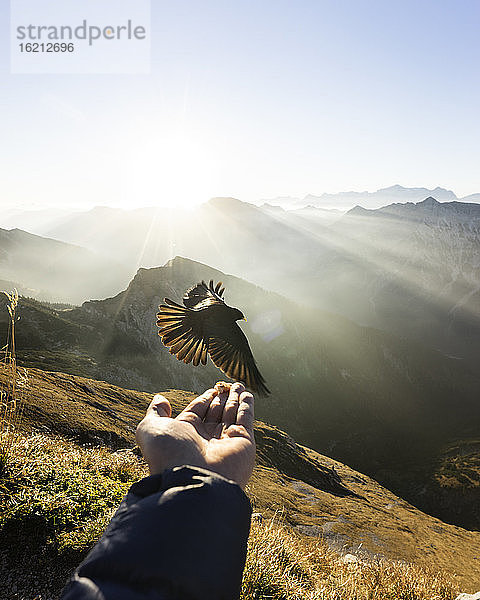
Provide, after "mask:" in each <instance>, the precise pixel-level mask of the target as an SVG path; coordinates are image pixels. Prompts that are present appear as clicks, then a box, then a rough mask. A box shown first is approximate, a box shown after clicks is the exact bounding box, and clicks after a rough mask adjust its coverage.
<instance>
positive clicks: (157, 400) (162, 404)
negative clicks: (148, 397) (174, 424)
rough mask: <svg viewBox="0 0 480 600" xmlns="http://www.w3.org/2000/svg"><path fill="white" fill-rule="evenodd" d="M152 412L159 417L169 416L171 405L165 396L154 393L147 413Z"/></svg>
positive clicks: (170, 414)
mask: <svg viewBox="0 0 480 600" xmlns="http://www.w3.org/2000/svg"><path fill="white" fill-rule="evenodd" d="M152 412H153V413H157V414H158V416H159V417H171V416H172V407H171V405H170V402H169V401H168V400H167V399H166V398H165V396H162V395H161V394H156V395H155V396H154V397H153V400H152V401H151V402H150V406H149V407H148V410H147V414H149V413H152Z"/></svg>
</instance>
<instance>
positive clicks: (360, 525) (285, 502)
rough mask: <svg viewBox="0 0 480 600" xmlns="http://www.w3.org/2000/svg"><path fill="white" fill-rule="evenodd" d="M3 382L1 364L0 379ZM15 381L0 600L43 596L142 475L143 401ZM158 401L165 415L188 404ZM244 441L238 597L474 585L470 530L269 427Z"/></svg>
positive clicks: (0, 481)
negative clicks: (250, 510)
mask: <svg viewBox="0 0 480 600" xmlns="http://www.w3.org/2000/svg"><path fill="white" fill-rule="evenodd" d="M5 377H6V373H5V372H4V371H2V370H1V369H0V385H2V384H3V383H4V378H5ZM21 381H22V386H21V388H20V394H21V395H22V397H23V398H24V399H25V401H26V405H25V410H24V419H23V425H22V430H23V433H22V434H21V435H20V436H19V438H18V439H17V442H16V444H15V446H14V450H13V451H12V455H11V458H10V460H9V462H8V463H7V466H6V468H5V469H4V471H3V472H2V474H1V478H0V486H1V489H2V492H3V493H2V496H1V500H0V502H1V504H2V506H1V509H0V514H1V515H2V516H1V518H0V540H1V541H0V545H1V547H0V552H1V554H2V557H3V558H4V559H5V560H4V561H3V562H2V564H3V565H4V566H3V567H2V568H3V572H2V571H0V581H2V582H4V583H3V585H4V586H5V589H4V590H2V594H3V595H2V596H1V598H2V600H3V599H5V600H10V599H12V600H13V598H16V597H18V596H15V593H17V592H19V593H20V597H24V598H26V599H27V600H33V598H34V597H35V594H39V593H41V594H43V595H44V596H45V597H52V596H53V597H54V596H55V593H56V591H57V590H58V589H59V588H60V586H61V585H62V582H63V581H64V579H65V577H66V576H67V574H68V572H69V571H70V570H71V569H72V567H73V566H74V565H75V564H76V563H77V562H78V561H79V560H80V559H81V557H82V556H83V555H84V554H85V552H86V551H87V550H88V548H89V547H91V545H92V544H93V543H94V542H95V540H96V539H97V538H98V536H99V535H100V532H101V530H102V529H103V527H104V525H105V523H106V522H107V521H108V519H109V517H110V515H111V512H112V510H113V509H114V507H115V506H116V505H117V504H118V502H119V501H120V498H121V496H122V495H123V494H124V492H125V490H126V489H128V486H129V485H130V483H131V482H132V481H133V480H135V479H137V478H138V477H140V476H141V475H142V474H143V473H145V466H144V465H143V463H142V461H141V460H140V459H139V458H138V457H137V456H136V455H135V453H132V451H131V450H128V448H131V447H132V445H133V435H134V428H135V426H136V424H137V422H138V420H139V419H140V418H141V416H142V414H143V412H144V410H145V408H146V406H147V404H148V402H149V400H150V398H151V395H150V394H146V393H142V392H137V391H132V390H125V389H122V388H118V387H115V386H113V385H111V384H109V383H105V382H101V381H95V380H91V379H86V378H81V377H75V376H72V375H66V374H62V373H52V372H44V371H41V370H37V369H28V370H27V371H26V372H25V374H24V376H23V377H22V380H21ZM164 394H165V395H166V396H167V397H168V398H169V400H170V402H171V403H172V406H173V409H174V412H175V413H176V412H178V411H179V410H181V408H182V407H183V406H185V404H186V403H187V402H188V401H189V400H190V399H191V398H192V394H191V393H188V392H184V391H180V390H166V391H165V392H164ZM255 435H256V440H257V446H258V450H257V465H256V468H255V472H254V475H253V477H252V480H251V483H250V485H249V487H248V489H247V493H248V494H249V496H250V498H251V500H252V503H253V507H254V510H255V511H257V512H261V513H262V514H263V516H264V521H263V523H261V524H260V523H257V524H255V525H254V527H253V530H252V535H251V539H250V545H249V558H248V564H247V569H246V574H245V581H244V593H243V598H244V599H248V600H250V599H253V598H258V599H260V598H267V597H268V598H274V599H281V598H282V599H286V600H290V599H292V600H293V599H294V598H295V599H296V598H326V599H331V600H333V599H334V598H335V599H342V600H343V599H345V600H347V598H348V599H352V598H353V599H356V598H358V599H359V600H360V599H364V598H365V599H366V598H378V599H380V598H382V599H392V600H394V599H398V598H405V599H407V598H408V599H409V600H417V599H418V600H427V599H431V598H438V599H442V600H447V599H453V598H454V597H455V594H456V593H457V591H459V590H462V591H470V592H473V591H475V589H478V588H479V587H480V565H479V564H478V563H479V562H480V555H479V552H478V548H479V547H480V533H478V532H469V531H466V530H463V529H461V528H459V527H455V526H452V525H447V524H445V523H442V522H441V521H439V520H438V519H435V518H433V517H430V516H428V515H426V514H424V513H422V512H420V511H419V510H417V509H415V508H414V507H413V506H411V505H410V504H408V503H407V502H405V501H403V500H401V499H400V498H398V497H396V496H395V495H394V494H392V493H391V492H389V491H388V490H386V489H385V488H383V487H381V486H380V485H379V484H378V483H376V482H375V481H374V480H372V479H370V478H369V477H367V476H365V475H362V474H360V473H358V472H356V471H354V470H352V469H350V468H349V467H346V466H345V465H342V464H341V463H339V462H337V461H334V460H332V459H330V458H327V457H325V456H322V455H320V454H318V453H316V452H314V451H312V450H310V449H308V448H305V447H304V446H301V445H299V444H297V443H296V442H295V441H294V440H293V439H292V438H291V437H289V436H288V435H287V434H285V433H284V432H282V431H281V430H279V429H278V428H275V427H272V426H269V425H267V424H265V423H261V422H257V423H256V432H255ZM100 446H101V447H100ZM347 554H351V555H352V556H354V557H355V558H352V557H348V556H346V555H347ZM392 561H393V562H392ZM32 565H35V566H34V568H32ZM439 570H443V571H444V574H439ZM14 586H16V587H14ZM14 590H15V593H14ZM34 592H35V593H34ZM22 594H23V596H22ZM262 594H263V595H262ZM42 597H43V596H42Z"/></svg>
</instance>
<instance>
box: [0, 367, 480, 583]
mask: <svg viewBox="0 0 480 600" xmlns="http://www.w3.org/2000/svg"><path fill="white" fill-rule="evenodd" d="M5 377H6V374H5V372H4V371H3V370H1V369H0V384H2V383H3V382H4V379H5ZM22 381H23V384H22V388H21V393H22V395H23V398H24V399H25V401H26V404H25V411H24V419H23V425H22V427H23V429H24V430H26V431H28V432H32V431H38V430H40V431H42V432H44V433H48V435H52V434H55V435H63V436H68V437H69V438H70V439H74V440H76V441H77V442H88V443H94V444H99V443H104V444H107V445H109V446H110V447H113V448H124V447H125V446H129V445H131V444H132V443H133V432H134V428H135V426H136V424H137V423H138V421H139V419H140V418H141V416H142V414H143V412H144V410H145V409H146V406H147V405H148V403H149V400H150V398H151V395H150V394H146V393H142V392H138V391H134V390H126V389H123V388H118V387H115V386H113V385H111V384H109V383H105V382H102V381H97V380H91V379H85V378H81V377H75V376H72V375H67V374H62V373H52V372H44V371H42V370H38V369H28V370H27V372H26V373H25V374H24V376H23V379H22ZM164 394H165V395H166V396H167V397H168V399H169V400H170V402H171V404H172V406H173V409H174V413H175V414H176V413H178V411H179V410H181V408H182V407H183V406H185V405H186V403H188V402H189V400H190V399H191V398H192V394H191V393H189V392H185V391H181V390H165V392H164ZM255 436H256V441H257V465H256V468H255V472H254V476H253V478H252V481H251V484H250V485H249V487H248V489H247V492H248V494H249V496H250V498H251V499H252V502H253V506H254V510H256V511H259V512H261V513H262V514H263V515H264V517H269V516H273V515H274V514H277V518H278V514H279V511H280V513H281V515H283V520H284V522H285V523H286V524H287V525H288V527H289V528H291V529H292V530H293V531H295V532H296V533H297V534H299V535H300V536H301V537H303V538H304V539H305V540H307V539H315V538H321V537H323V539H325V540H326V541H327V542H328V544H329V545H330V546H331V547H332V548H333V549H335V550H337V551H340V552H341V553H343V554H345V553H351V554H353V555H355V556H357V558H358V559H360V560H361V559H362V557H363V558H371V557H375V556H377V557H386V558H394V559H400V560H404V561H408V562H415V563H416V564H418V565H422V566H426V567H430V568H434V569H438V568H441V569H444V570H446V571H448V572H450V573H453V574H455V575H456V576H457V577H458V584H459V586H462V587H463V589H464V590H465V591H472V592H473V591H474V590H475V589H477V588H478V587H479V586H480V554H479V547H480V533H479V532H470V531H466V530H464V529H462V528H459V527H455V526H453V525H448V524H446V523H443V522H441V521H439V520H438V519H435V518H433V517H430V516H428V515H426V514H424V513H422V512H421V511H419V510H418V509H416V508H414V507H413V506H412V505H410V504H408V503H407V502H405V501H404V500H402V499H401V498H399V497H397V496H395V495H394V494H392V493H391V492H389V491H388V490H387V489H385V488H383V487H382V486H380V485H379V484H378V483H377V482H376V481H374V480H373V479H371V478H369V477H367V476H365V475H363V474H361V473H359V472H357V471H354V470H353V469H351V468H349V467H347V466H346V465H344V464H342V463H339V462H337V461H335V460H333V459H331V458H328V457H326V456H323V455H320V454H318V453H317V452H314V451H312V450H310V449H309V448H306V447H304V446H302V445H299V444H298V443H297V442H295V440H293V439H292V438H291V437H290V436H288V435H287V434H285V433H284V432H282V431H281V430H279V429H277V428H276V427H273V426H271V425H268V424H266V423H262V422H260V421H257V422H256V429H255ZM31 541H32V543H33V541H34V540H31ZM5 550H6V549H5V548H4V547H3V548H2V551H3V552H5ZM77 560H78V559H77ZM68 568H71V565H68ZM67 572H68V570H67V571H66V573H67ZM66 573H65V575H66ZM65 575H64V576H65ZM39 577H41V574H39Z"/></svg>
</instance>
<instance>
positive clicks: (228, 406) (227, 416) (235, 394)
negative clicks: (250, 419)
mask: <svg viewBox="0 0 480 600" xmlns="http://www.w3.org/2000/svg"><path fill="white" fill-rule="evenodd" d="M244 391H245V387H244V386H243V384H241V383H238V382H237V383H234V384H233V385H232V387H231V388H230V393H229V394H228V400H227V401H226V403H225V408H224V409H223V417H222V421H223V422H224V423H225V426H226V427H229V426H230V425H233V424H234V423H235V422H236V421H237V411H238V405H239V401H240V394H241V393H242V392H244Z"/></svg>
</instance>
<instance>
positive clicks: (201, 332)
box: [157, 280, 270, 395]
mask: <svg viewBox="0 0 480 600" xmlns="http://www.w3.org/2000/svg"><path fill="white" fill-rule="evenodd" d="M222 285H223V284H222V282H221V281H220V282H218V283H217V285H216V286H214V285H213V280H210V283H209V285H207V284H206V283H205V281H202V282H201V283H197V285H195V286H193V287H192V288H190V289H189V290H187V291H186V292H185V295H184V296H183V304H184V306H182V305H180V304H177V303H176V302H174V301H173V300H169V299H168V298H165V299H164V302H165V304H161V305H160V306H159V307H158V308H159V312H158V313H157V325H158V327H159V331H158V335H159V336H161V338H162V342H163V343H164V345H165V346H166V347H167V348H168V349H169V351H170V354H175V356H176V357H177V358H178V360H183V362H184V363H190V362H192V361H193V364H194V365H195V366H197V365H199V364H200V363H202V364H203V365H205V364H206V363H207V356H208V355H210V358H211V359H212V361H213V363H214V364H215V366H217V367H218V368H219V369H221V370H222V371H223V372H224V373H225V374H226V375H227V376H228V377H230V378H231V379H234V380H236V381H241V382H242V383H244V384H245V385H246V387H248V388H250V389H251V390H252V391H254V392H258V393H259V394H262V395H267V394H269V393H270V390H269V389H268V388H267V386H266V385H265V380H264V379H263V377H262V375H261V373H260V371H259V370H258V367H257V365H256V363H255V359H254V358H253V354H252V351H251V350H250V346H249V345H248V340H247V338H246V337H245V334H244V333H243V331H242V330H241V329H240V327H239V326H238V325H237V323H236V321H239V320H240V319H243V320H245V321H246V319H245V317H244V316H243V313H242V312H241V311H240V310H238V308H232V307H231V306H227V304H225V301H224V300H223V293H224V291H225V288H224V287H222Z"/></svg>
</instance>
